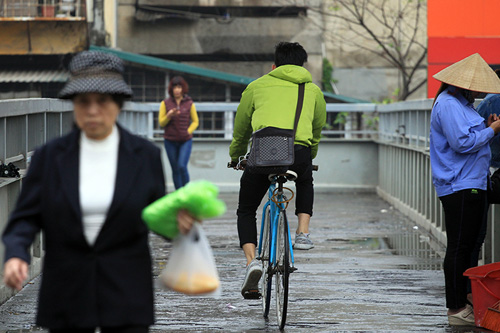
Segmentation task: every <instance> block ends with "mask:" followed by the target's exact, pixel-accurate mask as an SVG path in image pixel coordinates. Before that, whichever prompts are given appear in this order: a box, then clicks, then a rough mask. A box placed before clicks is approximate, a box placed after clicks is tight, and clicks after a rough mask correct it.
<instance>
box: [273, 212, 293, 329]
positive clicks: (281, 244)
mask: <svg viewBox="0 0 500 333" xmlns="http://www.w3.org/2000/svg"><path fill="white" fill-rule="evenodd" d="M276 263H277V265H276V280H275V292H276V316H277V317H278V325H279V327H280V330H282V329H283V328H284V327H285V322H286V311H287V308H288V282H289V277H290V243H289V242H288V220H287V218H286V213H285V211H281V212H280V216H279V224H278V235H277V239H276Z"/></svg>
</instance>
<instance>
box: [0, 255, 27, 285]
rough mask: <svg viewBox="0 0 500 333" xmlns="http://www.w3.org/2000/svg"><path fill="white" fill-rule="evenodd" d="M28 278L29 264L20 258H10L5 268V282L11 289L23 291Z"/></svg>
mask: <svg viewBox="0 0 500 333" xmlns="http://www.w3.org/2000/svg"><path fill="white" fill-rule="evenodd" d="M27 278H28V263H27V262H26V261H24V260H22V259H19V258H10V259H9V260H7V261H6V262H5V264H4V266H3V282H4V283H5V284H6V285H7V286H8V287H10V288H12V289H16V290H21V288H22V287H23V282H24V281H26V279H27Z"/></svg>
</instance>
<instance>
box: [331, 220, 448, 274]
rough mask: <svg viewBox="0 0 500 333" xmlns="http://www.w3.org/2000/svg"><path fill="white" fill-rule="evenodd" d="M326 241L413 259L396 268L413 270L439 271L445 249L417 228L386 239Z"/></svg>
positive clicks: (441, 266)
mask: <svg viewBox="0 0 500 333" xmlns="http://www.w3.org/2000/svg"><path fill="white" fill-rule="evenodd" d="M328 241H337V242H338V241H341V242H342V241H346V242H347V243H349V244H353V245H356V247H358V248H360V249H365V250H372V251H388V252H390V253H392V254H393V255H400V256H406V257H411V258H414V259H415V260H412V261H411V262H409V263H408V264H399V265H398V268H401V269H413V270H441V269H443V258H444V253H445V249H444V248H443V247H442V246H441V245H440V244H439V243H438V242H436V241H433V240H432V238H431V236H429V235H426V234H423V233H422V232H421V231H420V230H418V227H413V228H412V229H410V230H406V231H403V232H402V233H398V234H394V235H389V236H386V237H371V238H370V237H367V238H361V239H349V240H340V239H329V240H328Z"/></svg>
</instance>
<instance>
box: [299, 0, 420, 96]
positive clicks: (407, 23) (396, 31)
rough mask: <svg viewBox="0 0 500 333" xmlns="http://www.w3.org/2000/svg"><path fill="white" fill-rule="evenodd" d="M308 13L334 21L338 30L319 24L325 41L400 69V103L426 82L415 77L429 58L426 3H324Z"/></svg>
mask: <svg viewBox="0 0 500 333" xmlns="http://www.w3.org/2000/svg"><path fill="white" fill-rule="evenodd" d="M309 10H312V11H315V12H318V13H320V14H321V15H322V16H323V17H324V20H325V21H334V22H335V25H336V29H329V28H328V25H327V24H325V22H319V25H318V26H320V27H321V28H322V29H323V33H324V38H325V39H327V38H328V39H330V40H331V41H332V42H334V43H335V44H336V45H339V46H342V47H350V48H351V49H353V48H354V49H356V48H357V49H358V50H364V51H366V52H368V53H371V54H374V55H376V56H377V57H380V58H383V59H385V60H386V61H387V62H388V63H389V64H390V65H392V66H394V67H395V68H397V70H398V72H399V74H400V83H399V91H398V99H399V100H406V99H407V98H408V97H409V96H410V95H411V94H413V93H414V92H415V91H416V90H417V89H419V88H420V87H422V86H423V85H424V84H425V83H426V82H427V79H426V78H416V76H415V74H416V72H417V70H418V69H419V68H423V67H424V66H425V59H426V55H427V38H426V30H425V29H426V13H427V1H426V0H398V1H396V0H325V1H321V4H320V5H319V6H314V7H313V6H309ZM329 18H330V19H329ZM311 23H315V22H311Z"/></svg>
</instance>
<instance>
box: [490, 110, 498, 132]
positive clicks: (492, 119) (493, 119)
mask: <svg viewBox="0 0 500 333" xmlns="http://www.w3.org/2000/svg"><path fill="white" fill-rule="evenodd" d="M488 127H491V129H492V130H493V131H494V132H495V134H498V132H500V118H498V117H497V115H496V114H490V116H489V117H488Z"/></svg>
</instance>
